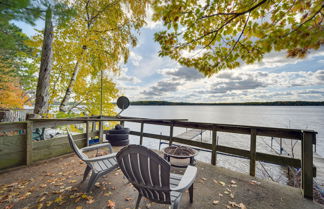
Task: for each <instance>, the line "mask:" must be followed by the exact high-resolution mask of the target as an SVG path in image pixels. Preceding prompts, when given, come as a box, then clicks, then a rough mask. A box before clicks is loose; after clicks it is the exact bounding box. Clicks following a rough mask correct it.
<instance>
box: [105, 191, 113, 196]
mask: <svg viewBox="0 0 324 209" xmlns="http://www.w3.org/2000/svg"><path fill="white" fill-rule="evenodd" d="M111 194H112V193H111V192H106V193H105V194H104V196H105V197H109V196H110V195H111Z"/></svg>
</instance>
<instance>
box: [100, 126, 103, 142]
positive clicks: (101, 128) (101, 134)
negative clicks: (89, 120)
mask: <svg viewBox="0 0 324 209" xmlns="http://www.w3.org/2000/svg"><path fill="white" fill-rule="evenodd" d="M99 141H100V143H102V141H103V121H100V122H99Z"/></svg>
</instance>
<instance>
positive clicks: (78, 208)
mask: <svg viewBox="0 0 324 209" xmlns="http://www.w3.org/2000/svg"><path fill="white" fill-rule="evenodd" d="M75 209H83V207H82V206H80V205H79V206H76V207H75Z"/></svg>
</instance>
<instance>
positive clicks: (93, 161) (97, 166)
mask: <svg viewBox="0 0 324 209" xmlns="http://www.w3.org/2000/svg"><path fill="white" fill-rule="evenodd" d="M67 132H68V139H69V143H70V145H71V148H72V149H73V151H74V152H75V154H76V155H77V156H78V157H79V158H80V159H81V160H82V161H84V162H85V163H86V164H87V167H86V169H85V171H84V174H83V180H82V182H84V181H85V180H86V179H87V176H88V174H89V172H90V170H91V171H92V174H91V177H90V179H89V183H88V186H87V190H86V191H87V192H89V191H90V190H91V188H92V187H93V185H94V184H95V182H96V181H97V180H98V178H99V177H100V176H103V175H105V174H107V173H109V172H111V171H113V170H114V169H116V168H118V164H117V161H116V153H112V148H111V145H110V144H109V143H104V144H97V145H93V146H90V147H84V148H82V149H79V148H78V146H77V145H76V144H75V142H74V140H73V137H72V135H71V133H70V131H69V130H67ZM103 147H107V148H108V149H109V152H110V153H112V154H108V155H104V156H99V157H94V158H88V156H87V155H86V154H84V153H83V152H86V151H92V150H98V149H99V148H103Z"/></svg>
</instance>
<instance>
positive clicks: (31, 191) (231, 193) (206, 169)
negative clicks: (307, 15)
mask: <svg viewBox="0 0 324 209" xmlns="http://www.w3.org/2000/svg"><path fill="white" fill-rule="evenodd" d="M90 155H93V153H91V154H90ZM197 167H198V177H197V179H196V182H195V184H194V202H193V204H190V202H189V194H188V193H186V194H184V196H183V198H182V201H181V208H196V209H208V208H229V209H230V208H242V209H243V208H248V209H250V208H253V209H263V208H269V209H270V208H276V209H280V208H282V209H289V208H305V209H306V208H307V209H311V208H314V209H315V208H324V207H323V206H321V205H319V204H316V203H314V202H312V201H309V200H306V199H304V198H303V197H302V194H301V190H299V189H296V188H292V187H288V186H284V185H279V184H277V183H273V182H268V181H263V180H259V179H256V178H252V177H250V176H247V175H245V174H240V173H237V172H234V171H230V170H228V169H224V168H220V167H217V166H212V165H210V164H206V163H201V162H198V164H197ZM84 169H85V164H84V163H83V162H81V161H80V160H79V159H78V158H77V157H76V156H75V155H74V154H70V155H65V156H62V157H60V158H56V159H52V160H48V161H43V162H40V163H37V164H34V165H32V166H29V167H22V168H19V169H15V170H11V171H7V172H3V173H0V208H1V209H2V208H6V209H9V208H25V209H27V208H38V209H41V208H75V209H82V208H86V209H88V208H89V209H92V208H93V209H104V208H105V209H106V208H116V209H119V208H121V209H125V208H134V207H135V201H136V197H137V194H138V193H137V191H136V190H135V189H134V188H133V187H132V186H131V185H130V184H129V183H128V182H127V180H126V179H125V178H124V176H123V174H122V172H121V171H120V170H119V169H118V170H116V171H114V172H112V173H110V174H108V175H106V176H104V177H102V178H100V179H99V180H98V182H97V184H96V186H95V187H94V188H93V189H92V192H91V193H89V194H85V193H83V192H84V191H85V187H86V184H87V181H86V182H84V183H82V184H80V182H81V179H82V175H83V171H84ZM140 207H141V208H142V209H143V208H152V209H158V208H168V205H161V204H156V203H151V202H150V201H149V200H146V199H143V200H142V202H141V204H140Z"/></svg>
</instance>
